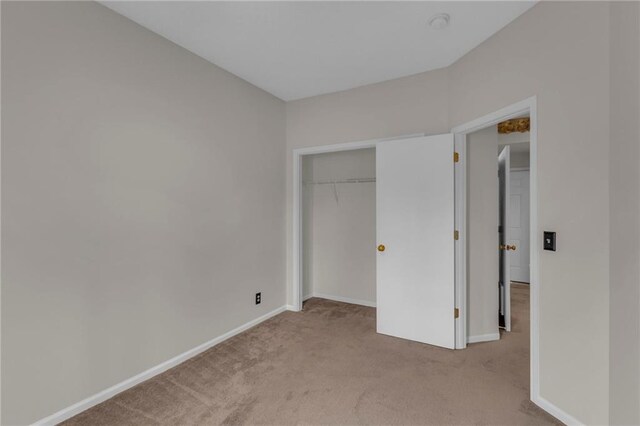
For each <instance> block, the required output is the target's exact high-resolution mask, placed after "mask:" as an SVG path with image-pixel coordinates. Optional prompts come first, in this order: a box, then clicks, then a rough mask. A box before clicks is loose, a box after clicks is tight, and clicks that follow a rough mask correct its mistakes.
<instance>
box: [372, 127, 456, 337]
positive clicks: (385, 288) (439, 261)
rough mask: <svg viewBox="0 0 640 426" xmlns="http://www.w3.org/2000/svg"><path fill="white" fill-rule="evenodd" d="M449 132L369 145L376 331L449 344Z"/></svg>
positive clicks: (451, 199)
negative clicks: (373, 185)
mask: <svg viewBox="0 0 640 426" xmlns="http://www.w3.org/2000/svg"><path fill="white" fill-rule="evenodd" d="M453 166H454V163H453V135H451V134H446V135H438V136H427V137H418V138H411V139H403V140H395V141H388V142H382V143H380V144H378V145H377V148H376V175H377V176H376V204H377V219H376V222H377V239H378V244H379V246H378V260H377V330H378V333H383V334H388V335H391V336H396V337H401V338H405V339H410V340H415V341H418V342H423V343H429V344H432V345H437V346H442V347H446V348H452V349H453V348H454V341H455V329H454V321H455V319H454V303H455V302H454V239H453V231H454V222H453V219H454V204H453V203H454V194H453V188H454V184H453Z"/></svg>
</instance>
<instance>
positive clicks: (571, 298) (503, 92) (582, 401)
mask: <svg viewBox="0 0 640 426" xmlns="http://www.w3.org/2000/svg"><path fill="white" fill-rule="evenodd" d="M608 14H609V5H608V4H607V3H598V2H578V3H574V2H559V3H556V2H553V3H551V2H550V3H546V2H541V3H538V5H536V6H534V7H533V8H532V9H530V10H529V11H528V12H527V13H524V14H523V15H521V16H520V17H519V18H518V19H516V20H515V21H514V22H512V23H511V24H510V25H508V26H507V27H505V28H504V29H503V30H502V31H500V32H498V33H497V34H495V35H494V36H493V37H491V38H490V39H489V40H487V41H486V42H484V43H483V44H481V45H480V46H478V47H477V48H476V49H474V50H473V51H471V52H470V53H469V54H467V55H466V56H464V57H463V58H462V59H460V60H459V61H458V62H457V63H455V64H454V65H453V66H451V67H450V68H449V71H450V74H449V77H450V81H449V87H450V88H451V93H450V96H451V99H450V111H451V115H450V123H451V124H452V125H454V126H455V125H458V124H461V123H465V122H467V121H470V120H473V119H475V118H476V117H480V116H482V115H484V114H487V113H489V112H491V111H496V110H498V109H500V108H502V107H504V106H505V105H509V104H512V103H514V102H517V101H519V100H521V99H525V98H527V97H529V96H533V95H537V99H538V148H539V149H538V167H539V174H538V179H537V184H538V209H537V214H538V229H536V230H534V232H535V234H536V235H539V236H541V235H542V231H543V230H551V231H556V232H557V233H558V247H559V249H558V251H556V252H549V251H543V250H541V249H540V250H539V251H538V253H537V255H538V256H539V262H540V275H539V277H538V278H539V284H540V304H539V306H540V341H539V348H540V368H541V375H540V394H541V396H542V397H543V398H545V399H546V400H548V401H549V402H551V403H552V404H553V405H555V406H557V407H560V408H561V409H563V410H564V411H565V412H567V413H568V414H570V415H572V416H574V417H575V418H576V419H578V420H579V421H581V422H583V423H587V424H606V423H607V422H608V421H609V403H608V401H609V231H608V229H609V207H608V203H609V146H608V139H609V123H608V121H609V120H608V116H609V105H608V102H607V99H608V98H609V28H608V25H607V23H608V19H607V18H608V16H609V15H608ZM506 52H508V54H506ZM596 230H597V231H596ZM594 231H596V232H598V239H597V243H594Z"/></svg>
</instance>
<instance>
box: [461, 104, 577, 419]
mask: <svg viewBox="0 0 640 426" xmlns="http://www.w3.org/2000/svg"><path fill="white" fill-rule="evenodd" d="M527 113H528V114H529V117H530V123H531V129H530V139H529V141H530V142H529V143H530V160H529V191H530V192H529V197H530V204H529V209H530V229H529V235H530V238H529V244H530V262H531V271H530V274H531V276H530V281H531V282H530V284H529V285H530V287H529V288H530V292H531V293H530V294H531V301H530V306H531V309H530V321H531V325H530V327H531V336H530V339H531V344H530V354H531V356H530V363H531V364H530V375H531V381H530V383H531V388H530V398H531V400H532V401H533V402H534V403H536V404H537V405H538V406H540V407H542V408H543V409H545V410H547V411H549V412H551V414H553V415H555V416H556V417H558V418H560V419H572V420H573V418H572V417H571V416H570V415H568V414H566V413H564V412H562V411H561V410H559V409H557V407H553V406H552V405H551V404H549V402H548V401H546V400H545V399H544V398H542V397H541V396H540V352H539V351H540V343H539V342H540V317H539V315H540V281H539V279H540V264H539V258H538V256H539V254H538V238H537V233H538V114H537V98H536V96H532V97H530V98H527V99H524V100H522V101H520V102H516V103H514V104H512V105H509V106H506V107H504V108H502V109H500V110H498V111H495V112H493V113H490V114H487V115H484V116H482V117H480V118H477V119H475V120H472V121H469V122H467V123H464V124H461V125H458V126H455V127H453V128H452V129H451V133H453V134H454V135H455V149H456V151H458V150H459V149H464V148H466V135H467V134H469V133H472V132H475V131H476V130H480V129H484V128H486V127H489V126H492V125H495V124H498V123H499V122H501V121H504V120H508V119H510V118H515V117H518V116H520V115H522V114H527ZM458 152H460V151H458ZM461 157H462V159H461V162H460V163H459V164H460V165H459V166H458V167H456V170H455V177H456V194H455V197H456V218H457V219H460V220H459V221H456V227H457V228H456V229H458V230H459V231H460V234H461V238H460V240H458V246H457V247H456V277H459V278H460V279H457V280H456V284H455V285H456V294H460V295H461V296H462V295H464V298H463V299H461V300H462V304H460V305H458V307H459V309H460V313H461V314H460V319H461V320H459V321H458V322H457V323H456V348H460V349H462V348H465V347H466V343H467V342H466V341H467V330H466V315H465V314H466V310H467V299H466V287H467V279H466V275H465V274H466V271H465V268H464V266H465V265H466V262H467V255H466V240H465V239H464V236H465V231H466V222H465V220H464V217H465V216H466V204H465V201H466V167H465V164H466V162H465V158H464V156H463V155H462V156H461ZM458 183H459V185H458ZM550 407H553V408H555V410H553V412H552V411H551V410H550V409H549V408H550Z"/></svg>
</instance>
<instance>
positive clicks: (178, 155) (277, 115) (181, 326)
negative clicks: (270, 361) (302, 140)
mask: <svg viewBox="0 0 640 426" xmlns="http://www.w3.org/2000/svg"><path fill="white" fill-rule="evenodd" d="M2 87H3V92H2V256H3V257H2V408H3V410H2V423H3V424H24V423H29V422H33V421H35V420H38V419H39V418H42V417H44V416H47V415H50V414H52V413H53V412H55V411H57V410H60V409H62V408H65V407H67V406H69V405H71V404H74V403H76V402H78V401H80V400H82V399H83V398H86V397H88V396H90V395H93V394H95V393H96V392H99V391H101V390H103V389H105V388H107V387H109V386H111V385H114V384H116V383H118V382H120V381H122V380H124V379H127V378H129V377H131V376H133V375H135V374H137V373H140V372H142V371H144V370H146V369H148V368H150V367H152V366H155V365H157V364H159V363H161V362H163V361H165V360H167V359H170V358H172V357H173V356H175V355H178V354H180V353H182V352H184V351H186V350H189V349H191V348H194V347H195V346H197V345H199V344H201V343H204V342H206V341H208V340H210V339H212V338H214V337H217V336H219V335H221V334H223V333H225V332H227V331H229V330H231V329H233V328H235V327H237V326H239V325H241V324H244V323H246V322H247V321H250V320H252V319H254V318H257V317H259V316H261V315H263V314H265V313H267V312H270V311H272V310H274V309H276V308H278V307H281V306H282V305H284V304H285V288H284V285H283V282H284V241H283V237H284V210H283V209H284V205H285V199H284V193H283V191H284V179H285V175H284V173H285V164H284V149H285V129H284V124H285V116H284V113H285V107H284V103H283V102H281V101H280V100H278V99H276V98H274V97H273V96H271V95H269V94H267V93H265V92H263V91H261V90H259V89H257V88H255V87H254V86H251V85H249V84H248V83H246V82H244V81H243V80H241V79H239V78H237V77H235V76H233V75H231V74H229V73H227V72H225V71H223V70H221V69H220V68H217V67H215V66H213V65H211V64H210V63H208V62H206V61H204V60H202V59H200V58H198V57H196V56H195V55H193V54H191V53H189V52H187V51H186V50H184V49H182V48H180V47H178V46H176V45H174V44H172V43H170V42H169V41H167V40H165V39H163V38H162V37H160V36H158V35H156V34H153V33H151V32H150V31H147V30H145V29H143V28H142V27H140V26H139V25H137V24H135V23H133V22H131V21H129V20H127V19H126V18H124V17H122V16H120V15H117V14H116V13H114V12H112V11H111V10H109V9H106V8H105V7H103V6H101V5H99V4H97V3H93V2H91V3H90V2H44V3H31V2H22V3H12V2H2ZM258 290H261V291H262V293H263V302H262V305H260V306H259V307H256V306H255V305H254V293H255V292H256V291H258Z"/></svg>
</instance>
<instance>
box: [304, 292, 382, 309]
mask: <svg viewBox="0 0 640 426" xmlns="http://www.w3.org/2000/svg"><path fill="white" fill-rule="evenodd" d="M311 297H319V298H321V299H328V300H333V301H336V302H343V303H351V304H352V305H362V306H369V307H371V308H375V307H376V302H370V301H368V300H360V299H352V298H350V297H342V296H333V295H331V294H324V293H313V296H311Z"/></svg>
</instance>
